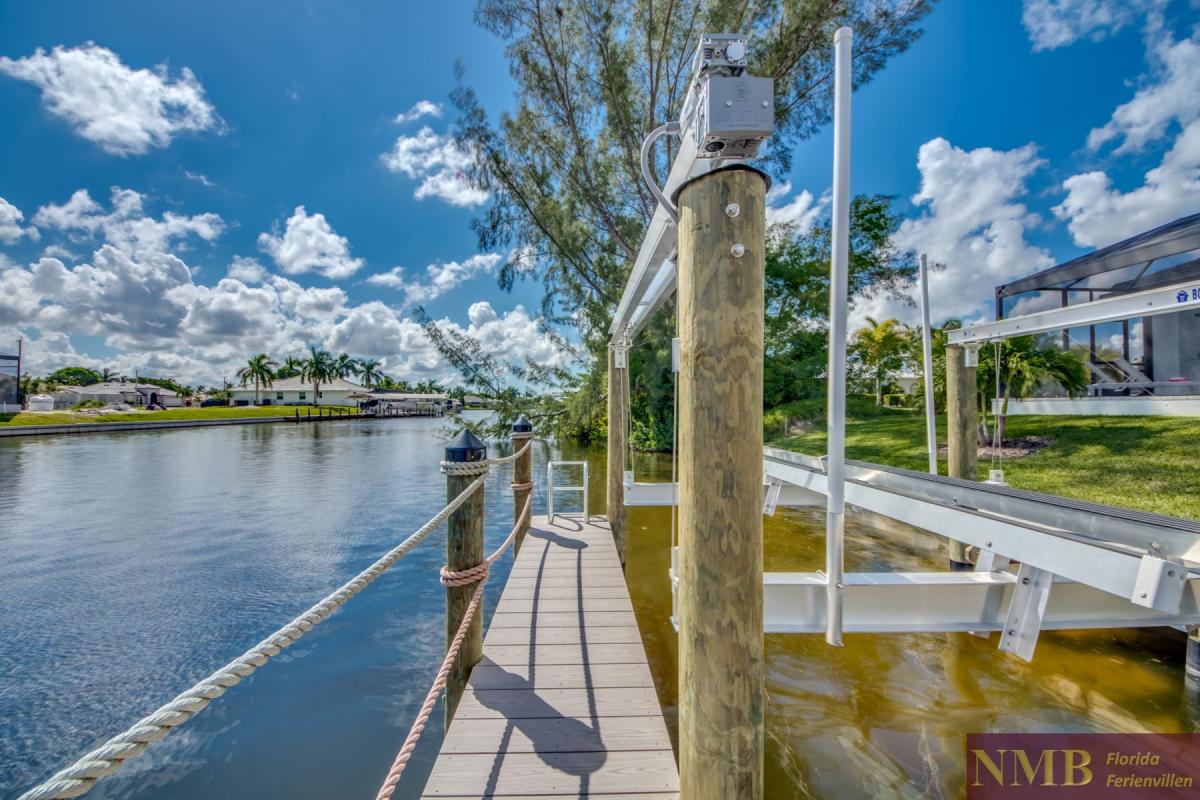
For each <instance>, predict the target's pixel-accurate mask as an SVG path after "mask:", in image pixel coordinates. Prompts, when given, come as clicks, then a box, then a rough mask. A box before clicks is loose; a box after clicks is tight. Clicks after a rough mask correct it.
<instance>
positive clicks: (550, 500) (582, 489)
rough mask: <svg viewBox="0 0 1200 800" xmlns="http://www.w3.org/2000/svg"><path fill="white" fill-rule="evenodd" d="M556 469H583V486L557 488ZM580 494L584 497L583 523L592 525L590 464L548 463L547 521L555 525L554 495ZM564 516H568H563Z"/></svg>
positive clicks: (574, 462)
mask: <svg viewBox="0 0 1200 800" xmlns="http://www.w3.org/2000/svg"><path fill="white" fill-rule="evenodd" d="M555 467H583V484H582V485H581V486H555V485H554V468H555ZM555 492H579V493H580V494H581V495H583V522H584V524H585V525H586V524H590V523H591V521H592V517H591V515H590V514H589V513H588V463H587V462H586V461H548V462H546V521H547V522H548V523H549V524H551V525H553V524H554V493H555ZM562 516H566V515H565V514H563V515H562Z"/></svg>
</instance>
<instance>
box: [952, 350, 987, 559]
mask: <svg viewBox="0 0 1200 800" xmlns="http://www.w3.org/2000/svg"><path fill="white" fill-rule="evenodd" d="M975 369H976V368H975V367H974V366H970V367H969V366H967V351H966V348H965V347H963V346H961V345H955V344H952V345H949V346H948V347H947V348H946V447H947V454H946V455H947V457H946V461H947V466H946V472H947V474H948V475H949V476H950V477H951V478H963V479H964V480H969V481H973V480H976V479H977V478H978V476H977V474H976V467H977V466H978V453H979V450H978V448H979V445H978V441H979V389H978V387H977V386H976V384H975ZM947 545H948V551H949V553H948V555H949V559H950V569H952V570H970V569H972V566H971V563H970V561H969V560H968V558H967V546H966V545H965V544H963V543H962V542H959V541H956V540H954V539H948V540H947Z"/></svg>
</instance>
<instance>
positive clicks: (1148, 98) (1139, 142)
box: [1088, 36, 1200, 153]
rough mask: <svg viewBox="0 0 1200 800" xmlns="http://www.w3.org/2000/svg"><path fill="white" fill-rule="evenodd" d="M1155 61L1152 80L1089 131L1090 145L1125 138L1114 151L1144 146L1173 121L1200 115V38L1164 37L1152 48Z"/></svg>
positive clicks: (1182, 121)
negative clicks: (1109, 117) (1198, 39)
mask: <svg viewBox="0 0 1200 800" xmlns="http://www.w3.org/2000/svg"><path fill="white" fill-rule="evenodd" d="M1151 61H1152V63H1154V64H1155V67H1156V68H1155V70H1154V73H1153V77H1152V79H1151V80H1152V82H1150V83H1149V84H1148V85H1145V86H1143V87H1142V88H1141V89H1139V90H1138V91H1137V93H1136V94H1135V95H1134V96H1133V99H1132V100H1130V101H1129V102H1128V103H1125V104H1123V105H1120V106H1117V109H1116V111H1114V112H1113V115H1112V119H1110V120H1109V121H1108V123H1107V124H1106V125H1105V126H1104V127H1102V128H1096V129H1095V130H1093V131H1092V132H1091V133H1090V134H1089V135H1088V146H1089V147H1091V148H1092V149H1096V148H1098V147H1100V146H1101V145H1103V144H1105V143H1107V142H1110V141H1113V140H1116V139H1123V141H1122V142H1121V143H1120V145H1118V147H1117V148H1116V150H1114V151H1113V152H1114V153H1123V152H1126V151H1136V150H1140V149H1142V148H1143V147H1144V146H1145V145H1146V144H1147V143H1148V142H1151V141H1155V140H1157V139H1161V138H1162V137H1163V136H1164V135H1165V134H1166V132H1167V128H1168V126H1169V125H1170V124H1171V123H1172V122H1175V123H1177V124H1178V125H1180V126H1181V127H1185V126H1187V125H1188V124H1189V123H1191V122H1192V121H1194V120H1196V119H1198V118H1200V42H1198V41H1197V40H1196V39H1183V40H1182V41H1179V42H1175V41H1172V39H1171V37H1169V36H1167V37H1164V38H1163V39H1162V40H1161V41H1160V42H1159V43H1158V44H1157V45H1155V46H1154V47H1153V48H1152V49H1151Z"/></svg>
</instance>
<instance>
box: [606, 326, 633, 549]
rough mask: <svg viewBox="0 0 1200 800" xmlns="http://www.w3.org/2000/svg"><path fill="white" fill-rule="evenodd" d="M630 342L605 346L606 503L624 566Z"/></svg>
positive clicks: (614, 540) (610, 523) (614, 539)
mask: <svg viewBox="0 0 1200 800" xmlns="http://www.w3.org/2000/svg"><path fill="white" fill-rule="evenodd" d="M628 433H629V345H627V344H624V343H621V344H610V345H609V346H608V493H607V504H606V506H605V508H606V509H607V510H606V512H605V513H606V514H607V515H608V525H609V528H610V529H611V530H612V535H613V542H614V543H615V544H616V546H617V557H618V558H620V559H621V566H622V567H624V566H625V452H626V450H627V448H628V446H629V438H628Z"/></svg>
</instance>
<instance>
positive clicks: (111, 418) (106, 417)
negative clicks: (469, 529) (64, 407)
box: [0, 406, 357, 427]
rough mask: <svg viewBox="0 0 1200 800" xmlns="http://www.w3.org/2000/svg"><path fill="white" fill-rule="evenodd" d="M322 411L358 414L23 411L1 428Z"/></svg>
mask: <svg viewBox="0 0 1200 800" xmlns="http://www.w3.org/2000/svg"><path fill="white" fill-rule="evenodd" d="M318 409H319V410H320V411H322V412H326V413H327V412H329V410H330V409H334V410H335V413H337V412H342V413H354V412H355V411H357V409H356V408H353V407H352V406H316V407H314V406H209V407H207V408H168V409H164V410H162V411H120V412H116V413H112V414H84V413H81V412H79V411H21V412H19V413H16V414H0V427H16V426H22V425H81V424H92V425H104V424H106V423H107V424H115V423H126V422H168V421H178V420H207V419H251V418H258V417H264V418H269V417H294V416H295V414H296V411H297V410H298V411H299V412H300V416H301V417H303V416H305V415H306V414H308V413H309V412H311V413H313V414H315V413H317V411H318Z"/></svg>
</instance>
